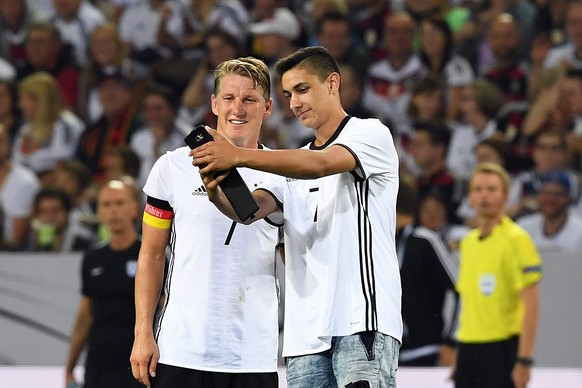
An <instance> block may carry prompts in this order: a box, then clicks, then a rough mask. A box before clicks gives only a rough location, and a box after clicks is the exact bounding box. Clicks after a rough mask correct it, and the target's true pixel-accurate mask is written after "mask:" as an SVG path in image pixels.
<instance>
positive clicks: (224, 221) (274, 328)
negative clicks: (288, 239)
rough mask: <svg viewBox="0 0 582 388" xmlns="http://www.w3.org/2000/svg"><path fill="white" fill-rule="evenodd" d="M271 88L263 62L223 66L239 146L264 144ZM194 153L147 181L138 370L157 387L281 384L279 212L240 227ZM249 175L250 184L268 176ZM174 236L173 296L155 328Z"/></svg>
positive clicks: (217, 107) (172, 159) (222, 116)
mask: <svg viewBox="0 0 582 388" xmlns="http://www.w3.org/2000/svg"><path fill="white" fill-rule="evenodd" d="M269 91H270V81H269V70H268V68H267V66H266V65H265V64H264V63H263V62H262V61H259V60H257V59H255V58H249V57H246V58H239V59H233V60H229V61H225V62H223V63H222V64H221V65H219V66H218V68H217V70H216V80H215V90H214V94H213V95H212V101H211V102H212V111H213V112H214V113H215V114H216V115H217V116H218V132H219V133H221V134H222V135H223V136H225V138H227V139H229V141H231V142H232V143H233V144H236V145H237V146H239V147H249V148H257V147H260V145H259V144H258V137H259V131H260V128H261V124H262V122H263V120H264V119H265V118H267V117H268V116H269V114H270V113H271V105H272V102H271V99H270V97H269ZM188 151H189V149H188V147H181V148H178V149H176V150H174V151H169V152H167V153H166V154H164V155H162V156H161V157H160V158H159V159H158V160H157V162H156V163H155V164H154V167H153V168H152V170H151V172H150V175H149V177H148V179H147V182H146V184H145V186H144V192H145V193H146V194H147V196H148V197H147V206H146V209H145V211H144V218H143V243H142V248H141V251H140V253H139V260H138V268H137V276H136V291H135V294H136V326H135V342H134V345H133V350H132V354H131V365H132V372H133V375H134V377H135V378H136V379H138V380H139V381H140V382H141V383H143V384H144V385H146V386H148V387H154V388H176V387H180V388H211V387H212V388H214V387H221V388H246V387H253V388H277V387H278V377H277V350H278V334H279V331H278V317H277V313H278V298H277V287H276V278H275V247H276V246H277V244H278V243H279V225H277V223H276V222H275V221H274V220H273V219H270V220H265V221H261V222H258V223H256V224H253V225H250V226H244V225H238V224H236V223H234V222H232V221H231V220H229V219H228V218H227V217H224V215H222V214H220V212H219V211H217V210H216V208H215V207H214V206H213V205H212V204H211V203H210V202H208V200H207V199H206V195H207V194H206V190H205V188H204V185H203V183H202V179H201V178H200V175H199V174H198V173H197V169H196V168H195V167H194V166H192V163H191V159H190V158H189V156H188ZM240 174H241V176H242V177H243V179H244V180H245V182H246V183H247V185H249V186H253V185H255V184H258V182H260V181H261V180H263V179H266V178H268V175H269V174H267V173H264V172H260V171H256V170H249V169H240ZM168 243H169V244H170V248H171V256H170V259H169V266H168V267H169V269H168V275H167V278H166V280H165V296H166V301H165V305H164V307H163V309H162V311H161V313H160V314H159V320H158V322H157V325H156V326H157V328H156V331H155V332H154V314H155V310H156V303H157V298H158V295H159V294H160V290H161V287H162V282H163V280H164V279H163V272H164V271H163V268H164V253H165V251H166V246H167V245H168Z"/></svg>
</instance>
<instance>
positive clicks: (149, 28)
mask: <svg viewBox="0 0 582 388" xmlns="http://www.w3.org/2000/svg"><path fill="white" fill-rule="evenodd" d="M182 12H183V6H182V5H181V3H179V2H175V1H167V0H147V1H143V2H140V3H137V4H134V5H132V6H130V7H128V8H126V9H125V11H124V12H123V15H121V19H120V20H119V36H120V38H121V41H122V42H123V45H124V47H125V52H126V53H127V54H128V55H129V56H130V58H132V59H135V60H136V61H138V62H141V63H143V64H145V65H149V66H153V65H154V64H155V63H156V62H158V61H160V60H161V59H163V58H170V57H173V56H174V55H175V54H176V52H178V50H179V49H180V47H181V46H182V38H183V33H184V19H183V17H182Z"/></svg>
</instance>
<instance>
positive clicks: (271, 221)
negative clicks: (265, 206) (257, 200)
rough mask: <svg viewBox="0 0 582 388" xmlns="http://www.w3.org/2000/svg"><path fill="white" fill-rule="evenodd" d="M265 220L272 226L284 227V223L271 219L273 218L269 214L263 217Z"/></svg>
mask: <svg viewBox="0 0 582 388" xmlns="http://www.w3.org/2000/svg"><path fill="white" fill-rule="evenodd" d="M263 220H265V222H266V223H267V224H269V225H271V226H275V227H277V228H280V227H282V226H283V225H284V224H283V223H280V224H278V223H276V222H275V221H273V220H271V219H270V218H269V216H267V217H265V218H263Z"/></svg>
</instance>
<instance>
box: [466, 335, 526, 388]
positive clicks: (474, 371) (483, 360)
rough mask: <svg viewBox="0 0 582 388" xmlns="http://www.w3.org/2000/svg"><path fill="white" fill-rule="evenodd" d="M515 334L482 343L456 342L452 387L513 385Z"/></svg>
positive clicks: (505, 387) (472, 387)
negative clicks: (456, 352) (453, 384)
mask: <svg viewBox="0 0 582 388" xmlns="http://www.w3.org/2000/svg"><path fill="white" fill-rule="evenodd" d="M517 344H518V337H512V338H510V339H508V340H506V341H499V342H491V343H484V344H463V343H461V344H459V352H458V355H457V368H456V372H455V388H513V387H514V385H513V381H512V379H511V371H512V370H513V366H514V365H515V360H516V357H517Z"/></svg>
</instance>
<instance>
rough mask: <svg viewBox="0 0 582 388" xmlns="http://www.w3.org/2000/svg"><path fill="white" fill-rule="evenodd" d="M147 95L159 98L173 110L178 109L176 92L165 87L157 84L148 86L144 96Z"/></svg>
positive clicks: (178, 103) (178, 102) (178, 101)
mask: <svg viewBox="0 0 582 388" xmlns="http://www.w3.org/2000/svg"><path fill="white" fill-rule="evenodd" d="M149 95H156V96H160V97H161V98H163V99H164V101H166V103H167V104H168V105H170V106H171V107H172V108H174V109H176V110H177V109H178V108H179V107H180V96H179V95H178V93H176V91H175V90H174V89H172V88H170V87H169V86H167V85H163V84H159V83H151V84H149V85H148V88H147V90H146V92H145V96H146V97H147V96H149Z"/></svg>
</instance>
